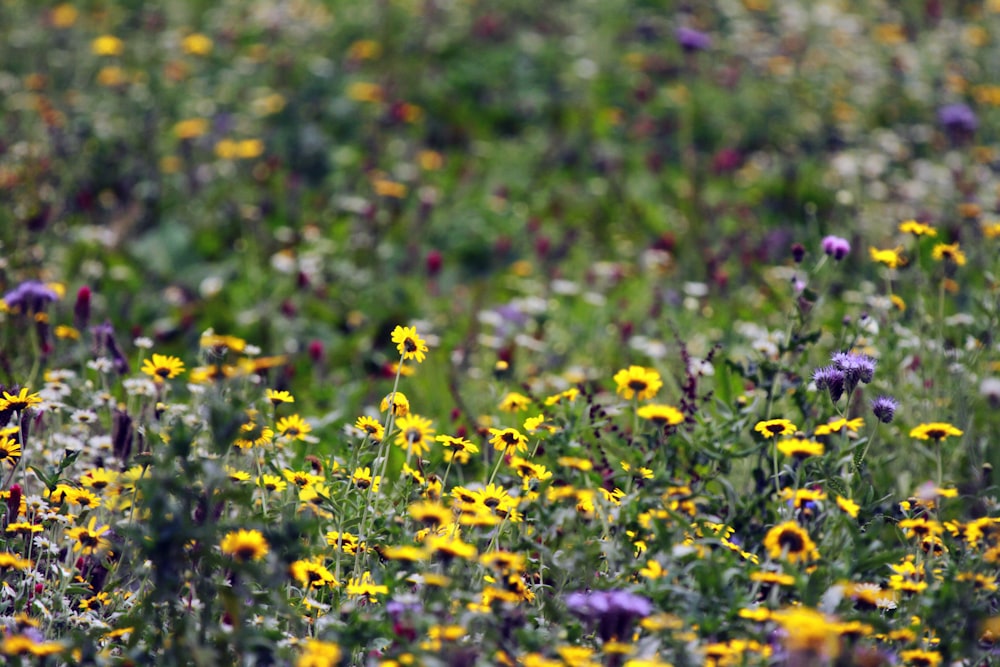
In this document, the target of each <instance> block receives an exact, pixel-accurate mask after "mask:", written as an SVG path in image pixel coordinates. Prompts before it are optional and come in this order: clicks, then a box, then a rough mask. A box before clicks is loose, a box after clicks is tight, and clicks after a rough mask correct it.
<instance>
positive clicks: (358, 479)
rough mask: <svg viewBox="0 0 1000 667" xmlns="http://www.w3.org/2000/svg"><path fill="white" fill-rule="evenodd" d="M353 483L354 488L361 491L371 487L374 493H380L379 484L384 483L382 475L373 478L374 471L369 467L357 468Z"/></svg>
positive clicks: (352, 479)
mask: <svg viewBox="0 0 1000 667" xmlns="http://www.w3.org/2000/svg"><path fill="white" fill-rule="evenodd" d="M351 482H353V484H354V486H356V487H358V488H359V489H367V488H369V487H371V490H372V493H378V487H379V484H380V483H381V482H382V477H381V476H380V475H374V476H372V469H371V468H369V467H367V466H366V467H364V468H361V467H358V468H355V470H354V474H353V475H351Z"/></svg>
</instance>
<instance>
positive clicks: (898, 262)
mask: <svg viewBox="0 0 1000 667" xmlns="http://www.w3.org/2000/svg"><path fill="white" fill-rule="evenodd" d="M868 254H869V255H870V256H871V258H872V260H873V261H875V262H878V263H879V264H885V265H886V266H888V267H889V268H890V269H895V268H898V267H900V266H905V265H906V259H905V258H904V257H903V248H902V247H896V248H887V249H885V250H879V249H878V248H875V247H870V248H868Z"/></svg>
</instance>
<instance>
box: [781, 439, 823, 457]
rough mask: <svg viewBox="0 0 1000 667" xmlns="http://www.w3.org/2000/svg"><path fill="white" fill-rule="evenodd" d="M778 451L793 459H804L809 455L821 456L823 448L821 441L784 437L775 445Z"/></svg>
mask: <svg viewBox="0 0 1000 667" xmlns="http://www.w3.org/2000/svg"><path fill="white" fill-rule="evenodd" d="M776 446H777V448H778V451H779V452H781V453H782V454H784V455H785V456H788V457H790V458H795V459H806V458H809V457H810V456H823V452H824V451H825V448H824V447H823V443H822V442H816V441H815V440H805V439H803V438H786V439H784V440H781V441H779V442H778V444H777V445H776Z"/></svg>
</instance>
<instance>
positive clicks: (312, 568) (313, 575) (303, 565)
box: [288, 557, 337, 589]
mask: <svg viewBox="0 0 1000 667" xmlns="http://www.w3.org/2000/svg"><path fill="white" fill-rule="evenodd" d="M288 573H289V574H290V575H292V578H293V579H295V580H296V581H298V582H299V583H300V584H301V585H302V586H303V587H305V588H307V589H313V588H323V587H324V586H337V579H336V578H335V577H334V576H333V573H332V572H330V570H328V569H327V568H326V566H324V565H323V562H322V558H321V557H316V558H313V559H312V560H297V561H294V562H293V563H292V564H291V565H289V566H288Z"/></svg>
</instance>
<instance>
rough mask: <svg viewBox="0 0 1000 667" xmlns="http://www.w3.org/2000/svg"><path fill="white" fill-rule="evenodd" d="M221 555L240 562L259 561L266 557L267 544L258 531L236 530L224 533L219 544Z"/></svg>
mask: <svg viewBox="0 0 1000 667" xmlns="http://www.w3.org/2000/svg"><path fill="white" fill-rule="evenodd" d="M220 547H221V548H222V553H223V554H225V555H226V556H231V557H232V558H234V559H236V560H238V561H240V562H246V561H248V560H260V559H262V558H264V556H266V555H267V551H268V544H267V540H266V539H264V535H263V534H261V532H260V531H258V530H243V529H240V530H237V531H232V532H229V533H226V536H225V537H224V538H222V543H221V544H220Z"/></svg>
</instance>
